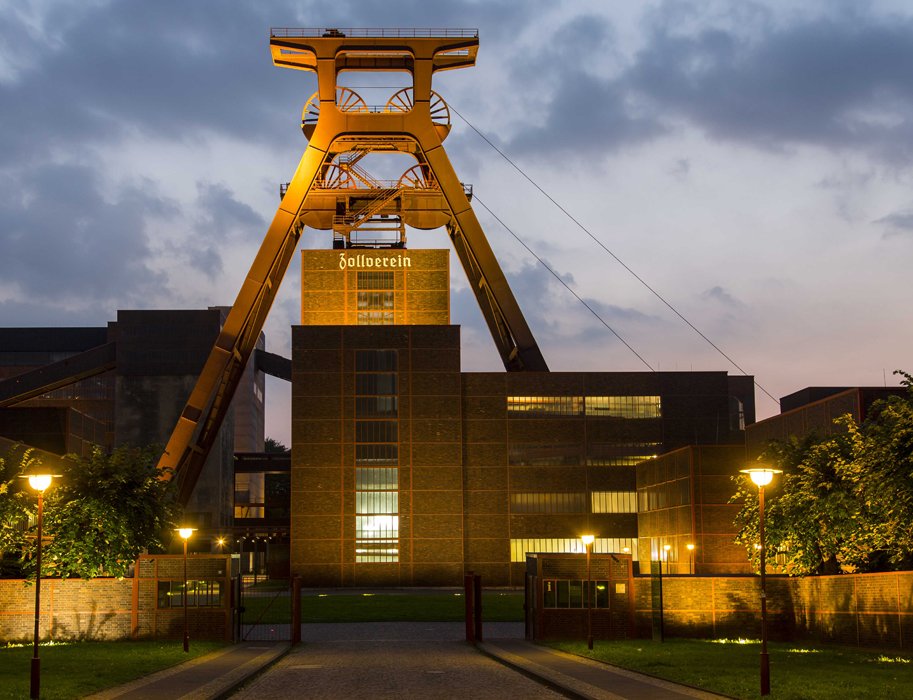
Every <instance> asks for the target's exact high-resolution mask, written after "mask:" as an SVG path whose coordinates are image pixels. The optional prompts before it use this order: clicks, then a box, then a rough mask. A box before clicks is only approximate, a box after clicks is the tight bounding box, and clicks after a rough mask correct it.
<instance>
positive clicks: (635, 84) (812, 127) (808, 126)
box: [623, 12, 913, 160]
mask: <svg viewBox="0 0 913 700" xmlns="http://www.w3.org/2000/svg"><path fill="white" fill-rule="evenodd" d="M911 65H913V21H911V20H910V19H909V18H897V17H891V18H887V17H883V18H879V17H872V16H862V17H861V16H859V15H857V14H855V13H850V12H847V13H843V14H838V15H837V16H834V17H822V18H816V19H809V20H805V21H801V22H799V23H796V24H788V25H785V26H784V25H778V24H775V23H773V22H771V23H764V24H762V26H761V27H760V30H759V32H758V35H757V36H756V37H746V36H740V35H739V33H738V32H737V30H735V29H728V30H727V29H719V28H714V27H712V26H709V27H708V26H706V25H705V26H703V27H701V28H700V29H698V30H696V31H693V32H692V33H682V32H679V31H677V30H676V28H675V27H671V26H668V25H667V24H665V23H663V22H660V21H654V25H653V31H652V35H651V38H650V41H649V43H648V45H647V46H646V47H644V48H643V49H642V50H641V51H640V52H639V54H638V56H637V59H636V61H635V63H634V64H633V65H632V66H631V68H630V70H629V71H628V72H627V74H626V75H625V76H624V79H623V82H624V85H625V86H626V88H627V89H629V90H631V91H632V92H634V93H635V94H639V95H642V96H643V97H644V98H645V99H646V100H648V101H649V102H650V104H651V105H652V106H653V108H654V110H655V111H656V112H657V113H661V114H664V115H665V116H666V117H667V118H668V117H684V118H686V119H688V120H690V121H691V122H692V123H693V124H694V125H696V126H698V127H699V128H701V129H703V130H704V131H705V132H707V133H708V135H710V136H712V137H716V138H725V139H731V140H736V141H742V142H746V143H750V144H753V145H756V146H760V147H763V148H773V149H778V148H781V147H783V146H784V145H792V144H814V145H821V146H825V147H829V148H861V149H867V150H871V151H873V152H877V153H878V154H879V155H880V156H881V157H884V158H892V159H893V158H898V157H902V158H903V159H905V160H906V159H909V157H910V156H911V155H913V153H911V151H910V146H909V136H910V134H911V117H913V71H910V69H909V68H910V66H911ZM898 137H903V141H901V144H900V145H901V149H900V150H901V152H900V153H898V152H897V150H896V145H897V139H898ZM892 146H893V147H892Z"/></svg>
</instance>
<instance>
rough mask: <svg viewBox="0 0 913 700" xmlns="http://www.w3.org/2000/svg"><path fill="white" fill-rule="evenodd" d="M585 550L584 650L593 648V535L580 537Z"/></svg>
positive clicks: (594, 539) (594, 538)
mask: <svg viewBox="0 0 913 700" xmlns="http://www.w3.org/2000/svg"><path fill="white" fill-rule="evenodd" d="M580 540H581V541H582V542H583V546H584V547H585V548H586V648H587V649H592V648H593V584H592V579H591V576H590V553H591V552H592V551H593V542H595V541H596V537H595V536H594V535H581V537H580Z"/></svg>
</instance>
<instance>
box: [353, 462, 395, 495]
mask: <svg viewBox="0 0 913 700" xmlns="http://www.w3.org/2000/svg"><path fill="white" fill-rule="evenodd" d="M398 488H399V469H386V468H383V467H369V468H362V467H356V468H355V490H356V491H396V489H398Z"/></svg>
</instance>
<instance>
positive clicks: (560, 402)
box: [507, 396, 662, 420]
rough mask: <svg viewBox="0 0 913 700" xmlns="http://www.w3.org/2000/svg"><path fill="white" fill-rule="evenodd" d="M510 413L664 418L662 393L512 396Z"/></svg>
mask: <svg viewBox="0 0 913 700" xmlns="http://www.w3.org/2000/svg"><path fill="white" fill-rule="evenodd" d="M507 412H508V414H509V415H515V416H582V415H584V414H585V415H587V416H591V417H594V418H627V419H635V420H636V419H644V418H661V417H662V403H661V401H660V397H659V396H508V397H507Z"/></svg>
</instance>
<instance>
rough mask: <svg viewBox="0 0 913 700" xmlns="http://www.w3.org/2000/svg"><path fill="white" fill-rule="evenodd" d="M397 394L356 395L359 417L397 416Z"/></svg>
mask: <svg viewBox="0 0 913 700" xmlns="http://www.w3.org/2000/svg"><path fill="white" fill-rule="evenodd" d="M396 413H397V400H396V397H395V396H356V397H355V415H356V416H357V417H359V418H384V417H386V416H394V417H395V416H396Z"/></svg>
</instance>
